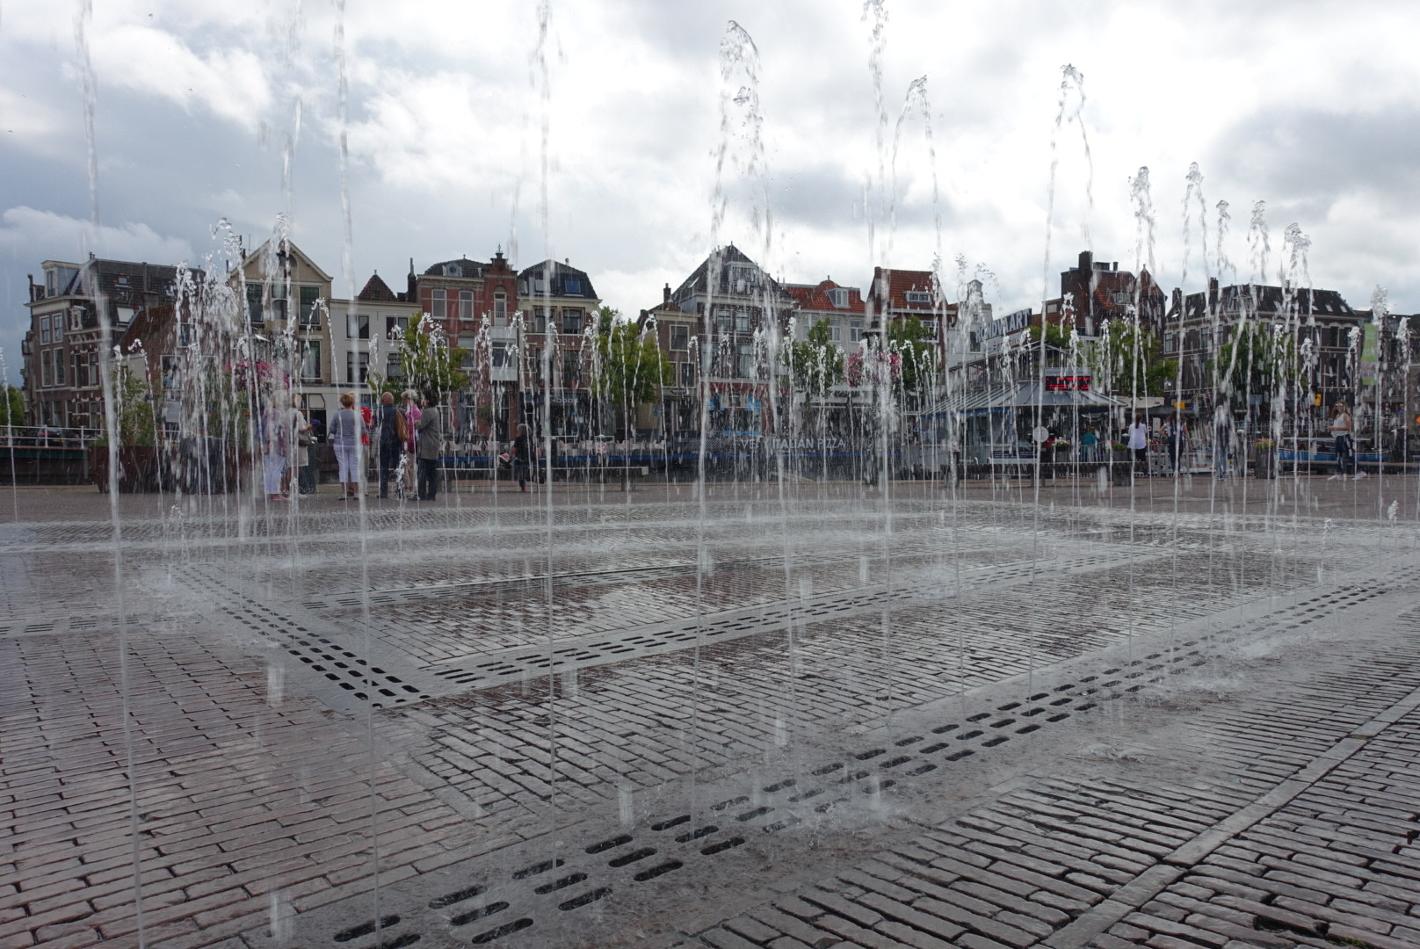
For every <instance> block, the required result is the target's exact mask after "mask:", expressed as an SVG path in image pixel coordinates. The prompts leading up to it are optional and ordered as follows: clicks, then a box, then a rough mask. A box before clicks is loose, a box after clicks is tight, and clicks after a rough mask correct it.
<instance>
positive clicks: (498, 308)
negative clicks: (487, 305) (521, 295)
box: [493, 290, 508, 322]
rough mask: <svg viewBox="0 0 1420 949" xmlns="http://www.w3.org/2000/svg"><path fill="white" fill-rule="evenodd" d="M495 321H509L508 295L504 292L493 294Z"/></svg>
mask: <svg viewBox="0 0 1420 949" xmlns="http://www.w3.org/2000/svg"><path fill="white" fill-rule="evenodd" d="M493 319H494V321H495V322H496V321H499V320H505V321H506V320H507V319H508V295H507V294H506V293H504V292H503V291H502V290H499V291H498V292H497V293H495V294H493Z"/></svg>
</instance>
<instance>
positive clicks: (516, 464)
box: [513, 422, 532, 493]
mask: <svg viewBox="0 0 1420 949" xmlns="http://www.w3.org/2000/svg"><path fill="white" fill-rule="evenodd" d="M531 465H532V442H531V439H529V438H528V427H527V426H526V425H524V424H523V423H522V422H519V423H518V437H517V438H514V439H513V477H515V478H517V479H518V490H519V491H522V492H524V493H526V492H527V490H528V468H529V467H530V466H531Z"/></svg>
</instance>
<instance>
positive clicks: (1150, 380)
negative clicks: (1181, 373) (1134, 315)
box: [1066, 320, 1178, 396]
mask: <svg viewBox="0 0 1420 949" xmlns="http://www.w3.org/2000/svg"><path fill="white" fill-rule="evenodd" d="M1066 345H1067V346H1068V345H1069V343H1068V340H1067V342H1066ZM1136 347H1137V352H1136ZM1161 349H1162V347H1161V346H1160V345H1159V338H1158V337H1157V336H1155V335H1154V334H1153V333H1152V332H1150V331H1149V330H1148V329H1147V328H1141V327H1136V326H1135V325H1134V324H1133V323H1130V322H1125V321H1123V320H1109V321H1106V322H1105V324H1104V325H1103V326H1102V327H1101V328H1100V337H1099V339H1097V340H1095V341H1094V342H1093V343H1091V344H1090V346H1089V348H1088V349H1087V350H1086V352H1085V358H1086V363H1087V364H1088V365H1089V367H1090V370H1091V371H1092V372H1093V373H1094V374H1095V377H1096V379H1097V380H1098V381H1099V383H1100V384H1101V386H1102V387H1106V389H1107V391H1108V392H1110V393H1111V394H1113V395H1123V396H1162V395H1163V394H1164V393H1165V392H1166V391H1168V390H1167V387H1166V386H1165V383H1172V382H1173V381H1174V380H1175V379H1176V378H1177V377H1178V360H1177V359H1165V358H1164V357H1163V355H1162V353H1161Z"/></svg>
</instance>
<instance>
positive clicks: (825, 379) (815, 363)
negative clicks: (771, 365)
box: [784, 320, 843, 396]
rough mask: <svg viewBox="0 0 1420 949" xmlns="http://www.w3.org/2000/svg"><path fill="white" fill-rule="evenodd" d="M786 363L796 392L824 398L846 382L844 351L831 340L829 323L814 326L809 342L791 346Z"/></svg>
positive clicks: (787, 352)
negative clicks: (838, 385) (844, 376)
mask: <svg viewBox="0 0 1420 949" xmlns="http://www.w3.org/2000/svg"><path fill="white" fill-rule="evenodd" d="M784 362H785V363H786V364H787V365H786V368H788V369H789V370H790V371H791V372H792V373H793V377H794V388H796V389H798V390H799V391H800V392H804V393H807V394H809V395H817V396H821V395H824V394H826V393H827V392H828V391H829V390H830V389H832V388H833V387H834V386H835V385H837V384H838V383H840V382H842V381H843V351H842V350H841V349H839V348H838V346H837V345H835V344H834V342H833V340H832V339H831V338H830V336H829V325H828V321H827V320H819V321H818V322H817V323H815V324H814V325H813V326H812V327H811V328H810V329H809V336H808V339H806V340H800V341H798V342H795V343H792V344H790V346H789V347H788V348H787V350H786V351H785V353H784Z"/></svg>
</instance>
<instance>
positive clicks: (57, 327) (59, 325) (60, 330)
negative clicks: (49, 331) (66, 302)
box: [51, 313, 64, 343]
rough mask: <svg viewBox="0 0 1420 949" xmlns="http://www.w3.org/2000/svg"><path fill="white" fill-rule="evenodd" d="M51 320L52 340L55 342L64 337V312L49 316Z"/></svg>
mask: <svg viewBox="0 0 1420 949" xmlns="http://www.w3.org/2000/svg"><path fill="white" fill-rule="evenodd" d="M51 319H52V321H53V324H54V325H53V327H52V328H53V332H54V341H55V342H56V343H57V342H59V341H60V340H62V339H63V338H64V314H63V313H56V314H54V316H53V317H52V318H51Z"/></svg>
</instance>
